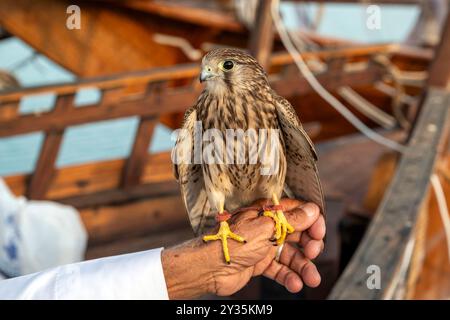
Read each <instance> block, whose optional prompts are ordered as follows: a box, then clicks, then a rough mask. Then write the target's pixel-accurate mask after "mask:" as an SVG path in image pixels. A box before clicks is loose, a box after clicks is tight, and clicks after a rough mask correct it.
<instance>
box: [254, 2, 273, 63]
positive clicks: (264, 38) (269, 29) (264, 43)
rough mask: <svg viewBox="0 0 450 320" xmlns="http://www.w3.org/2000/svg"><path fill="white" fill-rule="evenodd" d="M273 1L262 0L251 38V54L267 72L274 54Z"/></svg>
mask: <svg viewBox="0 0 450 320" xmlns="http://www.w3.org/2000/svg"><path fill="white" fill-rule="evenodd" d="M271 5H272V0H261V1H260V2H259V6H258V10H257V12H256V21H255V25H254V26H253V30H252V32H251V37H250V46H249V50H250V53H251V54H252V55H253V56H254V57H255V58H256V60H258V62H259V63H260V64H261V65H262V66H263V68H265V69H266V70H267V68H268V67H269V61H270V54H271V52H272V46H273V37H274V28H273V22H272V15H271V12H270V10H271Z"/></svg>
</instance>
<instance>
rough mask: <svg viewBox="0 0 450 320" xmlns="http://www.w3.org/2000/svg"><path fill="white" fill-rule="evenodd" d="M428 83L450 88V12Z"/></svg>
mask: <svg viewBox="0 0 450 320" xmlns="http://www.w3.org/2000/svg"><path fill="white" fill-rule="evenodd" d="M428 85H429V86H434V87H440V88H447V89H450V13H448V14H447V19H446V22H445V24H444V27H443V29H442V35H441V43H440V45H439V48H438V49H437V50H436V55H435V57H434V60H433V63H432V65H431V68H430V75H429V79H428Z"/></svg>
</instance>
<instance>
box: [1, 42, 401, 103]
mask: <svg viewBox="0 0 450 320" xmlns="http://www.w3.org/2000/svg"><path fill="white" fill-rule="evenodd" d="M401 48H402V47H401V46H398V45H392V44H383V45H360V46H349V47H344V48H333V49H327V50H322V51H309V52H304V53H303V57H304V58H305V59H312V58H314V59H324V60H327V59H331V58H338V57H354V58H356V57H370V56H371V55H373V54H378V53H386V54H388V53H391V54H396V53H398V54H400V52H401V50H402V49H401ZM291 63H293V58H292V56H291V55H290V54H289V53H288V52H285V51H282V52H276V53H274V54H272V56H271V60H270V65H271V66H273V67H279V66H283V65H287V64H291ZM199 71H200V66H199V64H198V63H186V64H178V65H176V66H170V67H155V68H152V69H146V70H142V71H134V72H127V73H118V74H115V75H113V76H111V75H110V76H102V77H91V78H84V79H82V80H79V81H78V82H76V83H73V82H69V83H60V84H58V85H43V86H36V87H29V88H22V89H17V90H7V91H5V92H4V93H1V94H0V101H1V102H6V101H18V100H20V99H21V98H22V97H23V96H26V95H32V94H44V93H54V94H57V95H62V94H69V93H76V91H77V90H80V89H82V88H92V87H95V88H97V89H100V90H104V89H115V88H118V87H122V86H128V85H133V84H139V83H143V82H144V83H148V82H161V81H169V80H178V79H194V78H196V77H197V76H198V73H199Z"/></svg>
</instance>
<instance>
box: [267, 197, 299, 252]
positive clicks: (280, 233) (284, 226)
mask: <svg viewBox="0 0 450 320" xmlns="http://www.w3.org/2000/svg"><path fill="white" fill-rule="evenodd" d="M272 201H273V204H274V205H276V206H278V205H279V204H280V203H279V201H278V198H277V196H276V195H275V194H274V195H273V197H272ZM264 216H265V217H269V218H272V219H273V221H274V222H275V234H274V238H275V239H276V240H277V245H281V244H283V243H284V241H285V240H286V236H287V234H289V233H293V232H294V231H295V229H294V227H292V226H291V225H290V224H289V222H288V221H287V219H286V217H285V216H284V213H283V211H281V210H276V212H275V214H274V213H273V212H272V211H264Z"/></svg>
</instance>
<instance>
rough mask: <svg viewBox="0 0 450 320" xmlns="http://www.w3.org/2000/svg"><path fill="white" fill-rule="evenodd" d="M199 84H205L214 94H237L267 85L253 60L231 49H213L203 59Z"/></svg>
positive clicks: (264, 75)
mask: <svg viewBox="0 0 450 320" xmlns="http://www.w3.org/2000/svg"><path fill="white" fill-rule="evenodd" d="M200 82H206V89H207V90H209V91H213V92H216V93H224V92H231V93H238V92H239V91H251V90H255V88H261V86H268V85H269V84H268V80H267V75H266V73H265V72H264V69H263V68H262V67H261V65H260V64H259V63H258V62H257V61H256V60H255V58H253V57H252V56H251V55H249V54H248V53H246V52H244V51H242V50H239V49H231V48H220V49H214V50H211V51H210V52H208V53H207V54H206V55H205V56H204V57H203V60H202V69H201V72H200Z"/></svg>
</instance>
